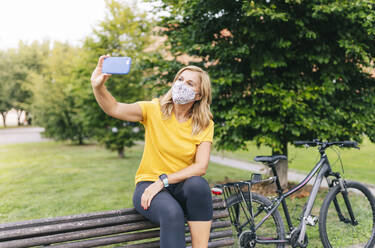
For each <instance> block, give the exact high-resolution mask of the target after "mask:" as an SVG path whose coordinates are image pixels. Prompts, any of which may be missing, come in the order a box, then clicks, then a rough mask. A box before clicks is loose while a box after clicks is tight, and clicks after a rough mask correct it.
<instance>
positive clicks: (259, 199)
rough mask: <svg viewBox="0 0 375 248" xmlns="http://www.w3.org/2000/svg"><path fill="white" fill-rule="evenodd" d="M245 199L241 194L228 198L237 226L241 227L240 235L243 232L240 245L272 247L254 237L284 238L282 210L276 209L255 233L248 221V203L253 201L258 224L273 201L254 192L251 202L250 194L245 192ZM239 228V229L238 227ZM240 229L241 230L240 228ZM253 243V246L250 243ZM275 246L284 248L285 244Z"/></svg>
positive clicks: (255, 219) (264, 238) (255, 221)
mask: <svg viewBox="0 0 375 248" xmlns="http://www.w3.org/2000/svg"><path fill="white" fill-rule="evenodd" d="M244 198H245V201H246V202H247V203H246V202H244V199H243V198H242V197H241V196H240V195H234V196H231V197H229V198H228V199H227V200H226V205H227V208H228V210H229V212H230V213H231V215H232V217H233V218H234V220H235V221H234V222H235V226H236V228H239V229H241V230H240V233H238V236H240V235H241V234H242V236H240V238H239V247H245V248H247V247H254V245H255V247H270V245H264V244H259V243H255V239H254V237H256V238H257V239H258V240H270V241H272V240H280V239H284V235H285V231H284V224H283V220H282V218H281V215H280V212H279V211H278V210H277V209H276V211H274V212H273V213H272V214H271V216H270V217H269V218H268V219H267V220H266V221H265V222H264V223H263V224H262V225H261V226H260V227H259V228H258V229H257V230H256V231H255V234H253V233H252V232H251V230H250V225H251V224H250V223H249V221H248V218H247V217H246V215H247V216H248V217H249V212H248V210H247V209H245V208H246V206H247V204H250V203H251V206H252V210H253V215H254V219H253V223H254V225H257V224H258V223H259V222H260V220H262V219H263V217H265V216H266V215H267V214H268V213H269V208H268V207H269V206H271V205H272V203H271V201H270V200H268V199H267V198H266V197H264V196H262V195H259V194H256V193H252V201H251V202H250V197H249V194H247V193H244ZM237 230H238V229H237ZM238 231H239V230H238ZM251 242H253V243H252V245H253V246H251V245H250V243H251ZM274 247H278V248H282V247H285V246H284V244H278V245H276V244H275V245H274Z"/></svg>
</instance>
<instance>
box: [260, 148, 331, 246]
mask: <svg viewBox="0 0 375 248" xmlns="http://www.w3.org/2000/svg"><path fill="white" fill-rule="evenodd" d="M271 169H272V172H273V174H274V175H275V176H276V186H277V193H278V197H277V199H276V201H275V202H274V203H273V205H272V209H271V210H270V211H269V212H268V213H267V214H266V215H265V216H264V217H263V219H262V220H261V221H260V222H259V223H258V224H257V225H256V226H255V228H254V229H255V231H256V230H257V229H258V228H259V227H260V226H261V225H262V224H263V223H264V222H265V221H266V220H267V219H268V218H269V217H270V215H271V214H272V213H273V212H274V211H275V210H276V209H277V208H278V207H279V206H280V204H282V206H283V211H284V215H285V218H286V221H287V223H288V227H289V231H292V230H293V229H294V227H293V224H292V221H291V218H290V215H289V210H288V207H287V205H286V201H285V198H287V197H288V196H290V195H291V194H293V193H295V192H296V191H298V190H299V189H301V188H302V187H303V186H305V185H306V184H307V183H308V182H309V181H310V180H311V179H312V178H313V177H314V175H315V174H316V173H317V172H318V171H319V173H318V175H317V177H316V180H315V182H314V184H313V187H312V190H311V193H310V196H309V198H308V201H307V205H306V208H305V211H304V213H303V218H302V220H301V222H300V224H299V226H298V228H299V230H301V231H300V235H299V238H298V241H300V242H301V243H302V242H303V240H304V237H305V232H306V218H307V217H308V216H309V215H310V213H311V210H312V207H313V204H314V201H315V199H316V196H317V193H318V190H319V187H320V185H321V183H322V180H323V178H324V177H327V176H328V175H329V173H330V172H331V166H330V164H329V161H328V158H327V155H326V154H325V153H322V154H321V158H320V160H319V162H318V163H317V164H316V165H315V167H314V168H313V169H312V170H311V171H310V173H309V174H308V175H307V176H306V178H305V179H303V180H302V181H301V182H300V183H299V184H298V185H296V186H295V187H293V188H292V189H290V190H289V191H287V192H285V193H283V189H282V187H281V185H280V181H279V178H278V176H277V171H276V168H275V166H272V167H271ZM256 242H257V243H259V244H276V243H285V244H287V243H289V240H262V239H256Z"/></svg>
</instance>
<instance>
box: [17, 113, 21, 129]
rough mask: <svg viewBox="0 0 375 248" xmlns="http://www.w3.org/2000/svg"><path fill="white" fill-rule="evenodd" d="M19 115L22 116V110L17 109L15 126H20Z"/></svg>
mask: <svg viewBox="0 0 375 248" xmlns="http://www.w3.org/2000/svg"><path fill="white" fill-rule="evenodd" d="M21 115H22V110H20V109H17V126H21V124H22V123H21V121H20V120H21Z"/></svg>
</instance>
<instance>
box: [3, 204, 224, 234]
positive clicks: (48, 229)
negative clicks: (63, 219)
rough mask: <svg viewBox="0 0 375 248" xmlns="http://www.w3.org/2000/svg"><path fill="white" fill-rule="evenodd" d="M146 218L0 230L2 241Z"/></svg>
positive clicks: (216, 214)
mask: <svg viewBox="0 0 375 248" xmlns="http://www.w3.org/2000/svg"><path fill="white" fill-rule="evenodd" d="M228 216H229V215H228V212H227V210H214V215H213V219H218V218H225V217H228ZM144 220H146V218H144V217H143V216H142V215H140V214H139V213H135V214H132V215H126V216H116V217H110V218H102V219H91V220H84V221H76V222H67V223H62V224H54V225H45V226H36V227H29V228H21V229H13V230H6V231H0V241H6V240H11V239H15V238H27V237H37V236H40V235H44V236H46V235H53V234H58V233H62V232H72V231H79V230H86V229H90V228H97V227H105V226H112V225H119V224H127V223H130V222H136V221H144Z"/></svg>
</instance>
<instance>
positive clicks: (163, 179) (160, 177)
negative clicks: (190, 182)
mask: <svg viewBox="0 0 375 248" xmlns="http://www.w3.org/2000/svg"><path fill="white" fill-rule="evenodd" d="M159 179H160V181H162V182H163V184H164V188H166V187H168V186H169V183H168V176H167V175H166V174H161V175H160V176H159Z"/></svg>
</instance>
